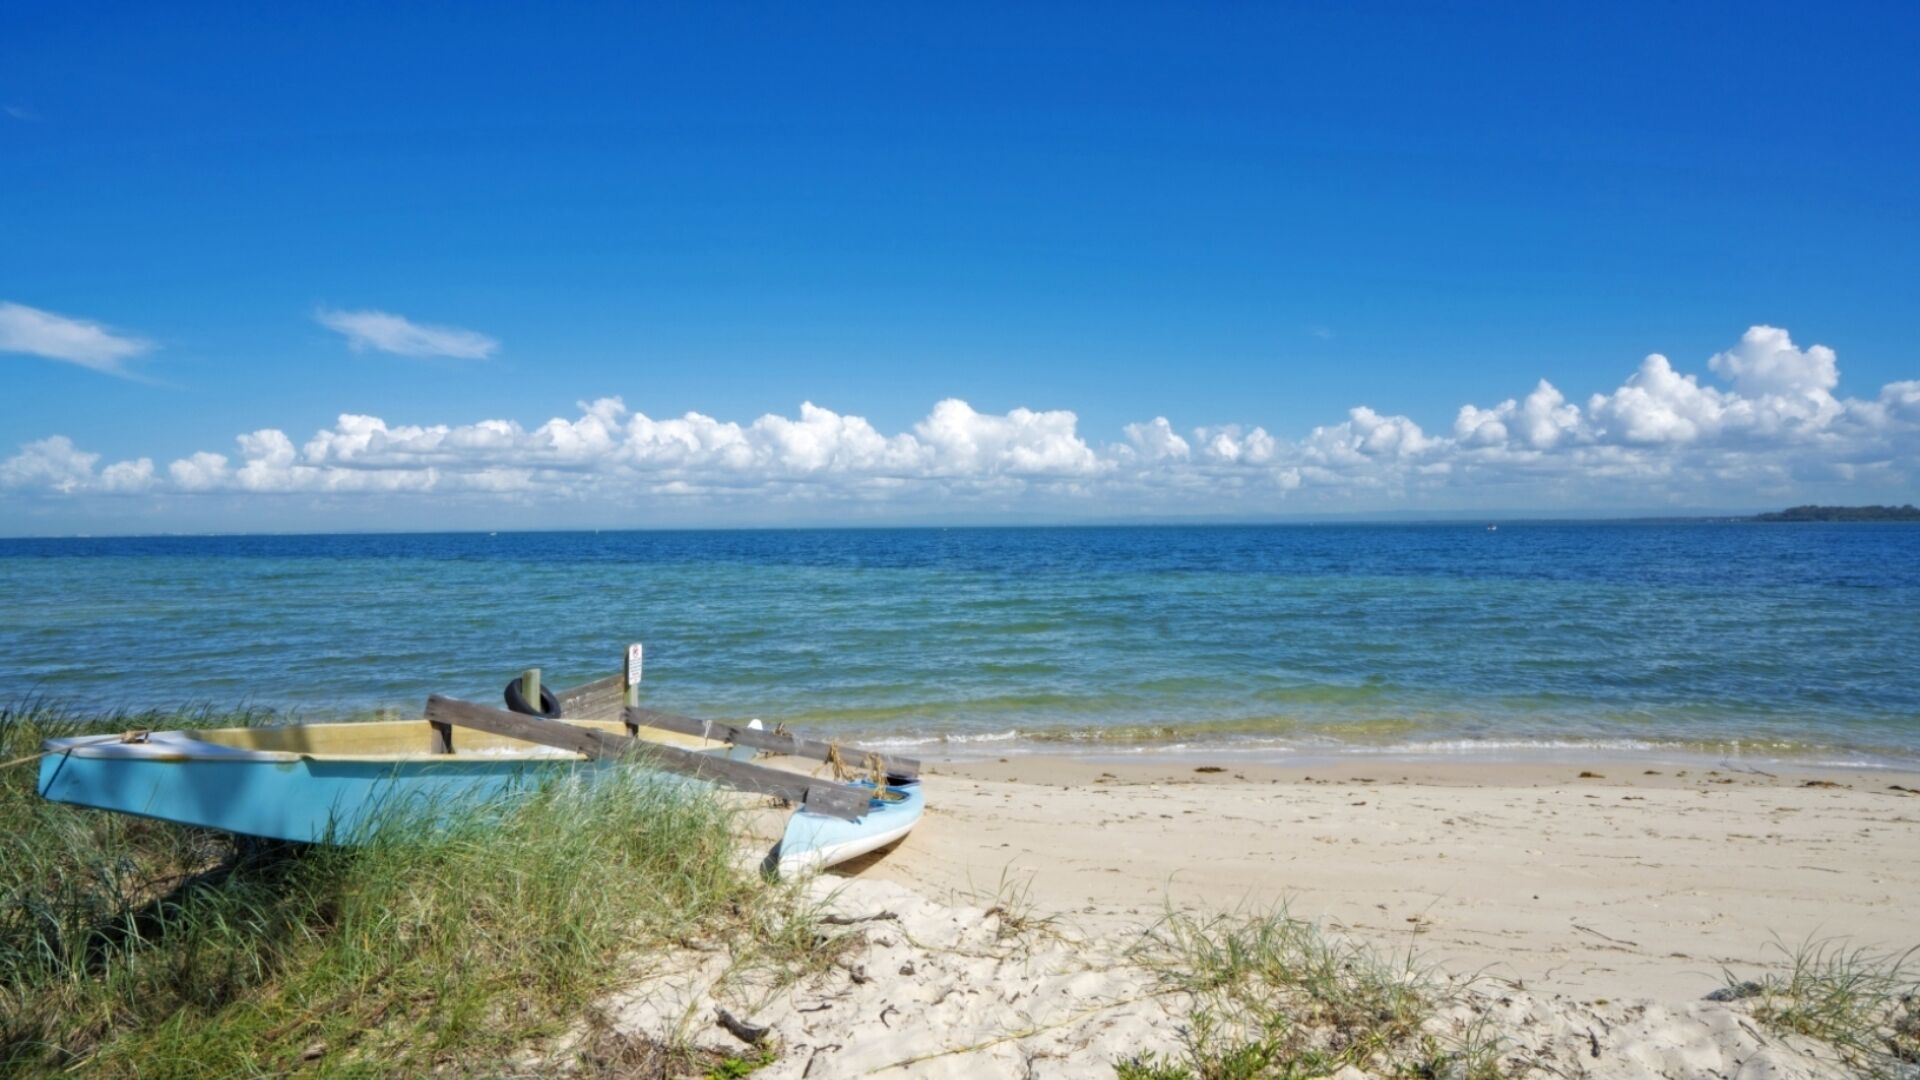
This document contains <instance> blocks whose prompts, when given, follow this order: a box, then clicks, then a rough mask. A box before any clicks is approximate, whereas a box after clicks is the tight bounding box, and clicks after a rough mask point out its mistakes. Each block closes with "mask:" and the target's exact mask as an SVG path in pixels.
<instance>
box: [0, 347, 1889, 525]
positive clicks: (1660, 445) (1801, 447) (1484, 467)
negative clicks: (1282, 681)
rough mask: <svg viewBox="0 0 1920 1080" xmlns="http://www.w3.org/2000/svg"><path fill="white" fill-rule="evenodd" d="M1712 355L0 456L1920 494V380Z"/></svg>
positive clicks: (1594, 492) (525, 487)
mask: <svg viewBox="0 0 1920 1080" xmlns="http://www.w3.org/2000/svg"><path fill="white" fill-rule="evenodd" d="M1706 367H1707V371H1708V372H1709V373H1710V374H1711V375H1712V376H1713V377H1715V378H1716V379H1717V380H1718V385H1714V384H1709V383H1703V382H1702V381H1701V378H1700V376H1699V375H1697V374H1693V373H1683V372H1681V371H1679V370H1677V369H1676V368H1675V367H1674V365H1673V364H1672V362H1671V361H1669V360H1668V359H1667V358H1666V357H1665V356H1662V355H1659V354H1654V355H1651V356H1648V357H1646V358H1645V359H1644V360H1643V361H1641V363H1640V365H1639V367H1638V369H1637V370H1635V371H1634V372H1633V373H1632V374H1631V375H1629V376H1628V377H1627V378H1626V379H1625V381H1624V382H1622V383H1621V384H1620V385H1619V386H1617V387H1615V388H1614V389H1612V390H1611V391H1609V392H1606V393H1597V394H1593V395H1591V396H1589V397H1588V398H1587V400H1586V401H1585V402H1583V403H1582V402H1575V401H1572V400H1569V399H1568V397H1567V396H1566V395H1565V394H1564V393H1563V392H1562V391H1561V390H1560V389H1559V388H1557V387H1555V386H1554V385H1553V384H1552V383H1550V382H1547V381H1546V380H1544V379H1543V380H1541V381H1540V382H1539V383H1538V384H1537V385H1535V386H1534V387H1533V388H1532V389H1531V390H1530V391H1528V392H1527V393H1526V394H1524V395H1521V396H1516V397H1513V398H1509V399H1507V400H1505V401H1501V402H1498V403H1495V404H1492V405H1485V406H1482V405H1473V404H1468V405H1463V406H1461V407H1460V409H1459V411H1458V413H1457V414H1456V416H1455V418H1454V421H1453V425H1452V428H1451V430H1450V431H1436V432H1430V431H1427V430H1424V429H1423V428H1422V427H1421V426H1420V425H1419V424H1418V423H1416V422H1414V421H1413V420H1412V419H1410V418H1408V417H1405V416H1390V415H1382V414H1380V413H1378V412H1376V411H1374V410H1372V409H1370V408H1367V407H1365V406H1357V407H1355V408H1353V409H1351V410H1349V411H1348V413H1347V415H1346V418H1345V419H1343V420H1341V421H1339V422H1338V423H1333V424H1326V425H1322V426H1319V427H1315V428H1313V429H1312V430H1311V431H1309V432H1308V433H1307V434H1306V435H1305V436H1304V437H1301V438H1299V439H1285V438H1281V437H1278V436H1276V435H1274V434H1272V433H1270V432H1268V431H1267V430H1266V429H1265V428H1263V427H1257V426H1243V425H1236V424H1228V425H1220V426H1212V427H1199V428H1194V429H1190V430H1182V429H1177V428H1176V427H1175V426H1174V425H1173V424H1172V423H1171V422H1170V421H1169V420H1168V419H1166V418H1165V417H1154V418H1152V419H1149V420H1145V421H1141V422H1139V423H1133V424H1128V425H1125V426H1124V427H1123V428H1122V429H1121V430H1120V432H1119V433H1118V436H1119V437H1118V438H1116V439H1113V440H1111V441H1107V442H1100V441H1098V440H1095V439H1090V438H1089V437H1088V436H1087V435H1086V434H1084V433H1083V432H1081V431H1080V430H1079V420H1078V417H1077V416H1076V415H1075V414H1074V413H1072V412H1070V411H1066V410H1052V411H1034V410H1031V409H1014V410H1012V411H1011V412H1008V413H1004V414H994V413H982V412H979V411H977V410H975V409H974V408H972V407H971V406H970V405H968V404H967V403H966V402H964V401H961V400H958V399H948V400H946V401H941V402H939V403H937V404H936V405H934V406H933V408H932V410H931V411H930V412H929V413H928V414H927V415H926V417H924V418H923V419H921V420H920V421H919V422H917V423H915V424H913V425H912V427H911V428H910V429H909V430H906V431H901V432H896V433H893V434H888V433H885V432H882V431H880V430H878V429H876V428H875V427H874V426H873V424H871V423H870V422H868V421H867V420H865V419H863V418H861V417H859V416H850V415H845V414H842V413H838V412H835V411H833V410H832V409H828V408H824V407H821V406H818V405H815V404H812V403H810V402H809V403H805V404H803V405H801V406H800V409H799V412H798V415H796V416H781V415H772V414H770V415H767V416H762V417H760V418H759V419H757V420H753V421H751V422H748V423H740V422H736V421H726V420H719V419H716V418H714V417H710V416H705V415H702V414H700V413H688V414H686V415H684V416H680V417H672V418H655V417H652V416H649V415H647V414H645V413H643V412H639V411H636V410H634V409H631V408H629V407H628V406H627V404H626V403H625V402H624V401H623V400H622V399H620V398H618V397H607V398H602V399H599V400H597V401H592V402H582V403H581V404H580V407H579V414H578V415H577V416H573V417H556V418H554V419H551V420H548V421H546V422H545V423H543V424H540V425H539V426H537V427H533V428H527V427H523V426H522V425H521V424H519V423H517V422H515V421H513V420H501V419H495V420H481V421H479V422H477V423H466V424H435V425H425V426H423V425H408V424H390V423H388V422H387V421H385V420H383V419H381V418H379V417H375V416H362V415H355V414H346V415H342V416H341V417H339V419H338V420H337V421H336V422H335V423H334V424H333V425H332V426H330V427H327V428H325V429H322V430H320V431H318V432H315V433H314V434H313V435H311V436H310V437H308V438H307V439H306V440H305V441H304V442H299V443H296V442H295V441H294V439H293V438H292V437H290V436H289V435H287V434H286V433H285V432H282V431H279V430H276V429H272V428H267V429H262V430H258V431H252V432H248V433H245V434H242V435H240V436H238V437H237V439H236V440H235V445H234V447H233V448H232V452H229V453H221V452H215V451H200V452H198V453H195V454H192V455H190V456H188V457H184V458H180V459H178V460H175V461H172V462H169V463H168V464H167V465H166V466H165V467H164V468H159V467H156V465H155V464H154V462H153V461H152V460H150V459H147V458H139V459H136V460H129V461H120V462H116V463H113V464H109V465H105V466H104V467H102V466H101V465H100V459H99V455H97V454H93V453H89V452H86V451H84V450H82V449H81V448H79V447H77V446H76V445H75V444H74V443H73V442H72V441H71V440H70V439H68V438H66V437H65V436H60V435H55V436H53V437H51V438H47V439H42V440H39V441H36V442H30V443H27V444H25V445H23V446H22V447H21V448H20V452H19V453H18V454H16V455H15V456H13V457H12V458H10V459H7V460H5V461H3V462H0V490H4V491H8V492H11V493H12V495H13V497H16V498H18V497H37V498H45V499H85V498H89V497H98V498H101V499H106V498H121V499H124V498H126V497H129V496H141V497H144V498H148V499H157V500H185V499H191V498H201V497H207V496H221V495H224V496H229V497H237V496H247V497H259V496H289V495H309V496H320V497H324V498H327V499H338V500H361V501H369V502H372V503H374V504H377V505H382V506H385V505H390V501H391V500H415V501H421V500H427V499H439V500H443V501H444V500H455V501H467V502H479V503H482V504H494V505H498V504H529V503H540V502H565V503H576V504H584V505H587V506H590V507H592V508H595V509H597V510H600V511H607V510H613V511H620V510H626V511H629V512H635V513H638V514H639V515H640V516H639V517H638V518H636V520H644V519H645V512H646V511H647V510H650V509H653V510H659V509H663V508H669V507H673V508H679V509H683V510H684V509H686V508H688V507H694V508H704V510H706V511H711V512H714V514H715V515H716V516H719V517H724V513H722V512H723V511H725V510H726V509H728V508H741V507H749V508H753V509H756V510H761V511H764V510H766V509H767V508H769V507H773V508H782V507H784V508H787V509H789V510H791V509H792V508H793V507H796V506H813V507H825V508H829V509H831V508H833V507H841V508H843V509H845V508H865V509H866V510H868V511H872V512H874V513H875V514H878V515H880V516H884V515H885V514H889V513H892V514H911V513H915V512H922V513H924V512H942V513H944V512H951V511H956V510H959V511H964V510H966V509H968V508H969V507H973V508H985V509H990V510H995V511H1010V512H1024V513H1027V514H1030V515H1042V516H1051V517H1072V516H1075V515H1076V514H1078V515H1090V514H1104V515H1115V514H1121V515H1123V514H1127V513H1207V514H1215V515H1227V516H1233V515H1239V516H1259V515H1268V514H1274V513H1283V512H1289V511H1302V510H1321V511H1324V510H1329V509H1333V510H1338V509H1379V508H1391V507H1407V508H1445V507H1450V506H1460V507H1471V506H1476V505H1480V506H1494V507H1503V508H1509V509H1513V508H1525V507H1528V506H1539V505H1546V504H1548V503H1558V504H1561V505H1570V506H1588V507H1591V506H1603V505H1608V504H1616V505H1629V506H1635V507H1648V506H1657V505H1666V504H1674V505H1688V506H1724V505H1729V504H1734V505H1739V504H1752V503H1756V502H1761V503H1764V502H1771V501H1776V500H1777V499H1780V498H1785V497H1789V496H1791V495H1792V494H1794V493H1796V492H1799V491H1802V490H1819V489H1825V490H1833V489H1835V488H1836V487H1844V488H1847V489H1849V490H1869V489H1871V490H1874V491H1877V492H1878V491H1884V492H1891V493H1893V494H1895V495H1899V494H1901V493H1907V494H1908V495H1909V496H1910V494H1911V492H1912V490H1913V487H1914V484H1915V478H1916V476H1920V380H1915V381H1905V382H1895V383H1890V384H1888V385H1886V386H1885V387H1882V388H1881V390H1880V391H1879V393H1878V394H1877V395H1876V396H1874V397H1871V398H1864V399H1863V398H1851V397H1838V396H1836V394H1835V391H1836V390H1837V389H1838V386H1839V381H1840V373H1839V365H1838V359H1837V357H1836V355H1835V354H1834V351H1833V350H1832V349H1829V348H1826V347H1825V346H1821V345H1814V346H1811V347H1809V348H1806V349H1801V348H1799V347H1798V346H1796V345H1795V344H1794V343H1793V341H1792V339H1791V337H1790V336H1789V335H1788V333H1787V332H1786V331H1785V330H1782V329H1777V328H1774V327H1770V326H1756V327H1753V328H1752V329H1750V330H1748V331H1747V332H1746V334H1745V335H1744V336H1743V337H1742V338H1741V340H1740V342H1739V343H1738V344H1737V345H1735V346H1734V347H1733V348H1731V349H1728V350H1727V351H1725V352H1722V353H1718V354H1716V355H1714V356H1712V357H1711V358H1709V359H1708V360H1707V363H1706ZM435 505H439V504H438V503H436V504H435ZM869 516H873V514H870V515H869Z"/></svg>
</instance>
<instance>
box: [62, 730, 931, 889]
mask: <svg viewBox="0 0 1920 1080" xmlns="http://www.w3.org/2000/svg"><path fill="white" fill-rule="evenodd" d="M583 726H595V727H603V728H607V729H609V730H617V725H613V724H599V723H592V722H588V723H586V724H585V725H583ZM426 738H427V736H426V730H425V725H424V724H423V723H420V724H415V723H405V722H403V723H368V724H319V725H304V726H294V727H285V728H232V729H219V730H209V731H191V732H184V731H165V732H155V733H153V734H151V735H149V736H146V737H144V738H143V739H141V740H140V741H116V740H114V739H113V738H112V737H108V738H107V739H106V740H104V741H103V740H101V739H99V738H94V739H50V740H48V741H47V743H46V746H45V749H46V751H47V752H46V755H45V756H44V757H42V758H41V759H40V777H39V790H40V794H41V796H42V797H44V798H47V799H50V800H53V801H56V802H64V803H72V804H74V805H78V806H87V807H94V808H97V809H101V810H112V811H115V812H118V813H123V814H135V815H138V816H141V817H149V818H157V819H160V820H163V821H172V822H177V823H179V824H182V825H195V826H199V827H202V828H208V829H220V830H224V831H226V832H231V833H239V834H242V835H245V836H258V837H264V838H267V839H273V840H290V841H295V842H298V843H340V844H352V843H354V842H355V841H356V840H357V838H359V837H361V836H364V835H366V834H367V832H368V831H369V830H371V829H373V828H374V827H376V826H377V825H378V824H379V823H380V822H382V821H383V820H387V819H389V818H390V817H392V816H404V817H406V818H407V819H408V820H410V821H422V822H427V823H431V822H433V821H435V820H447V819H448V818H449V817H450V816H451V815H455V814H459V813H462V812H463V811H465V810H466V809H468V808H471V807H476V806H481V805H484V804H487V803H491V802H496V801H498V800H499V799H501V798H502V797H506V796H509V795H511V794H513V793H514V792H516V791H524V790H528V789H531V788H533V787H536V786H538V785H540V784H543V783H547V782H549V781H551V780H553V779H556V778H561V777H567V776H575V775H580V776H586V777H591V776H593V775H595V774H598V773H601V772H604V771H606V770H610V769H616V768H625V767H627V766H625V765H622V764H620V763H617V762H612V761H603V760H590V759H587V758H585V757H583V756H581V755H579V754H573V753H565V752H556V751H553V750H551V749H550V748H546V747H540V746H534V745H532V744H528V743H522V742H519V741H517V740H512V739H506V738H484V737H469V736H464V735H463V736H461V737H459V738H465V739H466V740H467V741H466V742H464V743H462V745H464V746H466V747H467V748H466V749H465V750H463V751H462V752H459V753H444V754H431V753H418V752H395V749H396V748H398V747H404V746H418V745H420V744H421V743H423V742H425V741H426ZM662 738H663V741H665V740H671V742H669V745H682V746H685V747H687V748H690V749H697V751H698V752H702V753H711V754H716V755H724V756H727V757H732V758H735V759H739V760H744V759H746V758H750V757H752V756H753V753H754V752H753V750H752V749H751V748H748V747H744V746H733V745H729V744H726V743H714V742H707V741H703V740H692V739H679V738H676V737H673V736H663V737H662ZM674 782H676V783H677V782H683V781H680V780H679V779H678V778H675V780H674ZM684 782H687V783H693V782H695V781H684ZM889 786H890V787H891V788H893V789H894V790H895V791H898V792H899V793H900V794H901V795H902V796H904V797H903V798H899V799H896V800H880V799H872V800H870V801H869V803H868V805H869V808H870V809H869V812H868V813H866V814H863V815H862V816H861V817H859V818H857V819H854V820H851V821H848V820H844V819H841V818H836V817H829V816H827V815H824V814H816V813H810V812H808V811H806V810H805V809H801V810H798V811H795V812H794V813H793V814H792V815H791V816H790V818H789V819H788V822H787V825H786V828H785V830H784V832H783V834H782V837H781V841H780V844H779V845H778V846H777V847H776V848H774V850H773V852H772V853H771V855H770V859H769V864H770V866H772V867H773V868H775V869H777V870H778V871H780V872H782V873H785V874H795V873H801V872H805V871H809V870H818V869H823V868H825V867H828V866H833V865H836V864H838V863H842V862H845V861H847V860H848V859H853V858H858V857H859V856H861V855H865V854H867V853H868V852H871V851H876V850H878V849H880V848H882V847H885V846H887V845H889V844H892V843H894V842H896V841H898V840H899V839H900V838H901V837H904V836H905V835H906V834H907V833H908V832H909V831H911V830H912V829H913V827H914V825H916V824H918V823H919V820H920V816H921V813H922V812H923V810H924V808H925V800H924V799H923V797H922V795H921V792H920V784H919V781H918V780H903V779H896V780H895V781H893V782H891V783H890V785H889Z"/></svg>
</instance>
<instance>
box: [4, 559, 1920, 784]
mask: <svg viewBox="0 0 1920 1080" xmlns="http://www.w3.org/2000/svg"><path fill="white" fill-rule="evenodd" d="M628 641H642V642H644V643H645V645H646V655H647V662H646V670H645V681H644V683H643V684H642V692H643V696H644V698H645V700H646V701H647V702H648V703H649V704H652V705H654V706H656V707H659V708H663V709H670V710H674V711H679V712H685V713H689V714H692V715H696V716H710V717H714V718H745V717H758V718H761V719H763V720H764V721H766V722H767V723H769V724H772V723H776V722H786V723H788V724H790V725H792V726H793V727H796V728H811V729H816V730H819V731H822V732H825V733H826V734H828V735H831V736H836V737H843V738H847V739H857V740H871V741H876V742H881V743H884V744H885V745H888V746H892V747H921V748H923V750H924V751H925V752H927V753H930V754H939V753H995V754H1002V755H1004V754H1009V753H1018V752H1026V751H1032V750H1035V749H1045V750H1054V751H1060V750H1074V751H1081V752H1098V753H1113V754H1125V753H1141V752H1167V753H1182V752H1192V751H1203V752H1205V753H1209V754H1215V755H1218V754H1222V753H1229V752H1231V753H1241V754H1246V755H1258V756H1273V757H1285V756H1293V755H1313V754H1347V753H1368V754H1417V755H1427V754H1455V755H1457V754H1479V755H1523V754H1528V753H1540V752H1555V751H1569V752H1576V753H1588V752H1629V753H1630V752H1641V751H1653V752H1672V753H1682V754H1690V755H1692V754H1711V755H1723V756H1725V755H1732V756H1738V757H1741V758H1743V759H1748V760H1775V759H1793V760H1805V761H1819V762H1827V763H1849V764H1872V763H1888V762H1899V763H1913V762H1916V761H1920V527H1915V526H1905V525H1819V524H1809V525H1760V524H1744V523H1706V522H1700V523H1637V522H1622V523H1525V522H1514V523H1503V524H1502V525H1501V526H1500V527H1499V528H1498V529H1497V530H1488V529H1487V528H1486V527H1485V525H1482V524H1470V525H1469V524H1432V525H1297V526H1295V525H1285V526H1247V527H1232V526H1221V527H1113V528H983V529H877V530H791V531H726V532H557V533H529V532H500V533H497V534H488V533H459V534H436V535H423V534H408V535H330V536H209V537H148V538H119V539H108V538H100V539H14V540H0V676H4V679H5V688H4V691H0V696H4V697H5V698H6V699H8V700H11V701H14V702H20V701H24V700H27V699H31V698H39V699H48V700H52V701H56V702H59V703H62V704H66V705H71V706H74V707H77V708H82V709H89V710H104V709H109V708H118V707H134V708H144V707H153V706H162V707H171V706H185V705H218V706H228V705H237V704H247V705H253V706H260V707H270V708H272V709H275V710H278V711H279V712H281V713H282V714H284V715H288V716H291V717H295V718H302V719H323V718H334V717H349V716H357V715H367V714H369V713H372V712H375V711H378V710H388V709H391V710H401V711H402V712H406V711H409V710H415V711H417V709H418V708H419V706H420V705H421V703H422V702H423V701H424V699H425V698H426V696H427V694H429V693H434V692H438V693H449V694H454V695H458V696H462V697H468V698H471V699H474V700H479V701H488V702H496V701H498V700H499V699H500V692H501V689H502V687H503V685H504V684H505V683H506V682H507V681H508V679H510V678H511V677H512V676H513V675H514V674H515V673H517V672H518V671H519V670H520V669H522V668H524V667H529V666H538V667H541V668H542V669H543V670H544V672H545V678H546V680H547V681H548V683H549V685H564V684H568V683H571V682H576V681H584V680H586V679H589V678H594V677H598V676H601V675H605V674H609V673H611V672H613V671H616V670H618V669H619V665H620V661H621V656H622V652H623V647H624V645H625V644H626V643H627V642H628Z"/></svg>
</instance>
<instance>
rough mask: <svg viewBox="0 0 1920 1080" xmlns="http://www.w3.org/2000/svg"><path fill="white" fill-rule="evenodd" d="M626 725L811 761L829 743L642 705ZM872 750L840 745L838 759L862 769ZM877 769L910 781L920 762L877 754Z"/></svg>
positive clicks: (819, 757) (818, 758)
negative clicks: (640, 726) (698, 718)
mask: <svg viewBox="0 0 1920 1080" xmlns="http://www.w3.org/2000/svg"><path fill="white" fill-rule="evenodd" d="M624 715H625V716H626V719H627V725H628V726H629V727H632V726H633V725H635V724H639V725H642V726H645V727H656V728H660V729H661V730H663V731H677V732H679V733H680V734H682V735H692V736H695V737H696V738H704V739H714V740H717V741H719V742H728V743H733V744H735V745H738V746H751V747H753V748H754V749H756V750H771V751H773V752H774V753H777V754H792V755H793V756H794V757H803V758H811V759H812V760H814V761H825V760H827V753H828V750H829V748H830V747H831V745H832V744H830V743H825V742H822V741H820V740H819V739H808V738H804V737H802V736H799V735H795V734H793V733H791V732H772V731H756V730H755V729H753V728H750V727H742V726H740V725H738V724H723V723H721V722H720V721H718V720H711V721H709V720H695V719H694V718H692V717H690V716H677V715H675V714H673V713H668V712H661V711H660V710H658V709H649V708H645V707H643V706H638V705H636V706H633V707H631V708H629V709H627V710H626V712H625V714H624ZM873 753H875V751H871V750H862V749H861V748H859V747H857V746H842V747H841V748H840V756H841V758H842V759H843V760H845V761H846V763H847V765H848V766H849V767H851V768H856V769H857V768H860V767H862V766H863V765H864V764H865V763H866V760H867V755H868V754H873ZM877 756H878V757H879V758H880V762H881V764H880V767H881V768H883V769H885V770H887V775H889V776H897V777H900V778H901V779H903V780H911V779H913V778H914V777H916V776H919V775H920V762H919V761H917V760H915V759H913V758H908V757H896V756H894V755H892V754H877Z"/></svg>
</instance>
